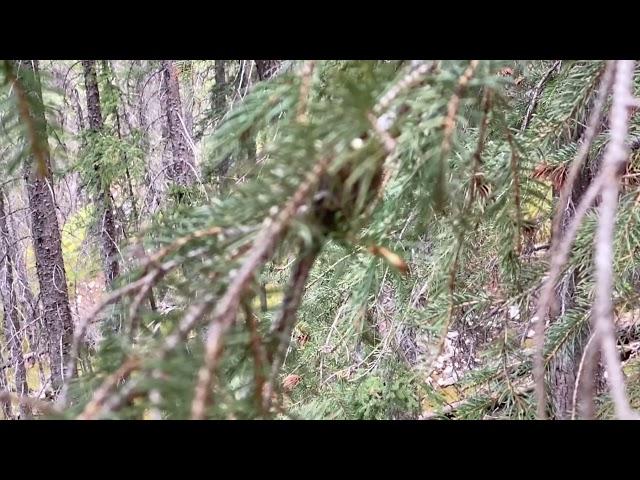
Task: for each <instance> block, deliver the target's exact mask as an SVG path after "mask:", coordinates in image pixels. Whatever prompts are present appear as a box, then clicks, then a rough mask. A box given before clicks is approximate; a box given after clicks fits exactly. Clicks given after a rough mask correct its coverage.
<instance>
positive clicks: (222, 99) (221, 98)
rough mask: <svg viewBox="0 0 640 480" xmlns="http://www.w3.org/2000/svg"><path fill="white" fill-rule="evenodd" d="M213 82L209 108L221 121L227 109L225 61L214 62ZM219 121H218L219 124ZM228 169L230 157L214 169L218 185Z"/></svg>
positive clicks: (222, 180) (222, 182) (221, 183)
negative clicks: (213, 86) (214, 86)
mask: <svg viewBox="0 0 640 480" xmlns="http://www.w3.org/2000/svg"><path fill="white" fill-rule="evenodd" d="M215 80H216V88H215V90H214V91H213V98H212V99H211V106H212V108H213V111H214V112H215V115H216V117H218V118H219V119H221V118H222V117H223V116H224V113H225V111H226V108H227V96H226V89H227V75H226V62H225V60H216V65H215ZM219 121H220V120H218V122H219ZM229 168H231V155H228V156H227V157H226V158H224V159H223V160H222V161H221V162H220V163H219V164H218V166H217V167H216V169H215V175H216V176H217V177H218V178H219V180H218V182H219V184H220V185H223V184H224V183H225V182H224V178H221V177H225V176H226V175H227V173H229Z"/></svg>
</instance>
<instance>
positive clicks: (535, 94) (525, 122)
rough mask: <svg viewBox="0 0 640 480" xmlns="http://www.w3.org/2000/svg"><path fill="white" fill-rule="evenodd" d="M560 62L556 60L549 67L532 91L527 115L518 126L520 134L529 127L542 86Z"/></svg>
mask: <svg viewBox="0 0 640 480" xmlns="http://www.w3.org/2000/svg"><path fill="white" fill-rule="evenodd" d="M560 62H561V60H557V61H556V62H555V63H554V64H553V65H552V66H551V68H550V69H549V70H547V73H545V74H544V76H543V77H542V78H541V79H540V81H539V82H538V84H537V85H536V86H535V88H534V89H533V93H532V96H531V101H530V102H529V106H528V107H527V113H526V114H525V116H524V119H523V120H522V125H521V126H520V131H521V132H524V131H525V130H526V129H527V127H528V126H529V122H530V121H531V117H532V116H533V112H534V111H535V109H536V105H537V104H538V98H539V97H540V94H541V93H542V89H543V88H544V84H545V83H547V81H548V80H549V78H551V74H552V73H553V72H555V71H556V70H557V69H558V67H559V66H560Z"/></svg>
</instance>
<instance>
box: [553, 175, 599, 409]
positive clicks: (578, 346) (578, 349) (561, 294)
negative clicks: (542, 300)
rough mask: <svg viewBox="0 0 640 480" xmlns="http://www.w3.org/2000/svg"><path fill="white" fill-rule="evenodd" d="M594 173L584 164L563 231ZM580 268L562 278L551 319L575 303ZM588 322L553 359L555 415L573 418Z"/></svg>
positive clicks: (566, 213) (554, 319) (573, 192)
mask: <svg viewBox="0 0 640 480" xmlns="http://www.w3.org/2000/svg"><path fill="white" fill-rule="evenodd" d="M592 177H593V175H592V172H591V170H590V169H589V166H588V165H587V166H585V167H584V168H583V170H582V173H581V174H580V175H579V176H578V178H576V182H575V184H574V187H573V191H572V193H571V201H570V202H569V206H568V207H567V208H566V209H565V211H564V212H563V217H562V223H561V226H562V228H561V230H562V232H563V234H564V231H565V229H566V228H567V227H568V226H569V223H571V220H572V219H573V215H574V208H575V205H578V203H579V202H580V198H581V197H582V194H583V193H584V191H585V190H586V188H587V187H588V185H589V183H590V182H591V179H592ZM580 277H581V272H580V271H577V270H575V271H574V272H572V273H571V274H568V275H566V276H565V278H564V279H563V280H562V281H561V282H560V284H559V286H558V289H557V293H556V305H557V307H556V308H555V312H553V313H554V315H553V316H551V315H550V316H551V318H552V319H553V320H552V321H560V320H561V318H562V317H563V316H564V314H565V313H566V312H568V311H569V310H570V309H571V308H573V307H574V306H575V290H576V285H577V284H578V282H579V281H580ZM589 331H590V329H589V323H588V322H586V324H585V327H584V328H583V330H582V331H581V332H579V333H578V334H577V335H576V336H575V340H574V341H572V342H566V343H565V344H564V345H563V346H562V347H561V348H560V350H559V351H558V352H557V353H556V355H555V356H554V358H553V360H552V361H551V365H550V369H549V375H550V378H549V384H550V389H551V407H552V410H553V415H554V417H553V418H555V419H557V420H566V419H570V418H571V414H572V411H573V391H574V388H575V384H576V377H577V373H578V368H579V365H580V359H581V358H582V353H583V351H584V347H585V345H586V343H587V341H588V338H589Z"/></svg>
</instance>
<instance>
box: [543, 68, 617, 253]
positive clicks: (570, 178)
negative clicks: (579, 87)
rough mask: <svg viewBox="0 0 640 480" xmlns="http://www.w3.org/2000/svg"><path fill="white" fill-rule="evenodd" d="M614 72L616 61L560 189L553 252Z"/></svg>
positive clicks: (603, 82)
mask: <svg viewBox="0 0 640 480" xmlns="http://www.w3.org/2000/svg"><path fill="white" fill-rule="evenodd" d="M614 70H615V61H610V62H607V66H606V68H605V70H604V73H603V75H602V80H601V82H600V87H599V88H598V94H597V96H596V99H595V102H594V104H593V110H592V111H591V114H590V115H589V120H588V121H587V128H586V129H585V131H584V134H583V135H582V138H581V139H580V146H579V147H578V152H577V153H576V156H575V158H574V159H573V161H572V162H571V167H569V173H568V174H567V177H566V180H565V181H564V183H563V185H562V188H561V189H560V195H559V198H558V203H557V206H556V211H555V215H554V217H553V222H552V227H551V242H552V247H551V249H552V250H553V247H554V246H555V245H554V243H557V242H558V241H559V237H560V223H561V221H562V216H563V214H564V212H565V210H566V208H567V202H568V201H569V197H570V195H571V192H573V185H574V183H575V181H576V179H577V178H578V174H579V173H580V170H581V169H582V165H583V164H584V162H585V160H586V159H587V156H588V155H589V151H590V150H591V145H592V144H593V140H594V138H595V136H596V134H597V133H598V128H599V127H600V123H601V122H602V117H603V115H604V105H605V103H606V100H607V96H608V95H609V91H610V90H611V83H612V82H613V72H614Z"/></svg>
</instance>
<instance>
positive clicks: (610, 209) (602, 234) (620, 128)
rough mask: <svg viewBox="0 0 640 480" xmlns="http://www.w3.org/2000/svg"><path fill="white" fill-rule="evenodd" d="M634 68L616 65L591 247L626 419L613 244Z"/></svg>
mask: <svg viewBox="0 0 640 480" xmlns="http://www.w3.org/2000/svg"><path fill="white" fill-rule="evenodd" d="M633 69H634V62H633V61H632V60H620V61H617V62H616V73H615V79H614V83H613V104H612V106H611V120H610V132H611V133H610V136H611V141H610V142H609V144H608V145H607V150H606V151H605V155H604V158H603V160H602V174H603V185H602V201H601V203H600V210H599V218H598V229H597V231H596V238H595V246H594V250H595V251H594V257H595V258H594V264H595V278H596V289H595V290H596V298H595V302H594V307H593V313H594V315H593V317H592V320H593V323H594V330H595V332H596V335H597V336H598V337H599V340H600V348H601V350H602V354H603V357H604V363H605V367H606V370H607V376H608V378H607V381H608V383H609V389H610V391H611V397H612V398H613V403H614V406H615V412H616V416H617V417H618V418H620V419H627V420H630V419H640V416H639V415H638V414H637V413H636V412H634V411H633V409H632V408H631V406H630V404H629V400H628V399H627V395H626V392H625V382H624V375H623V372H622V365H621V363H620V355H619V354H618V350H617V348H616V344H617V340H616V335H615V326H614V323H613V301H612V295H613V244H614V230H615V216H616V209H617V206H618V193H619V188H620V185H619V180H620V174H621V173H622V171H623V169H624V165H625V163H626V161H627V157H628V147H627V146H626V145H625V141H626V137H627V133H628V129H629V125H628V122H629V108H630V107H631V106H633V105H634V103H635V102H634V98H633V94H632V92H633Z"/></svg>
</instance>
